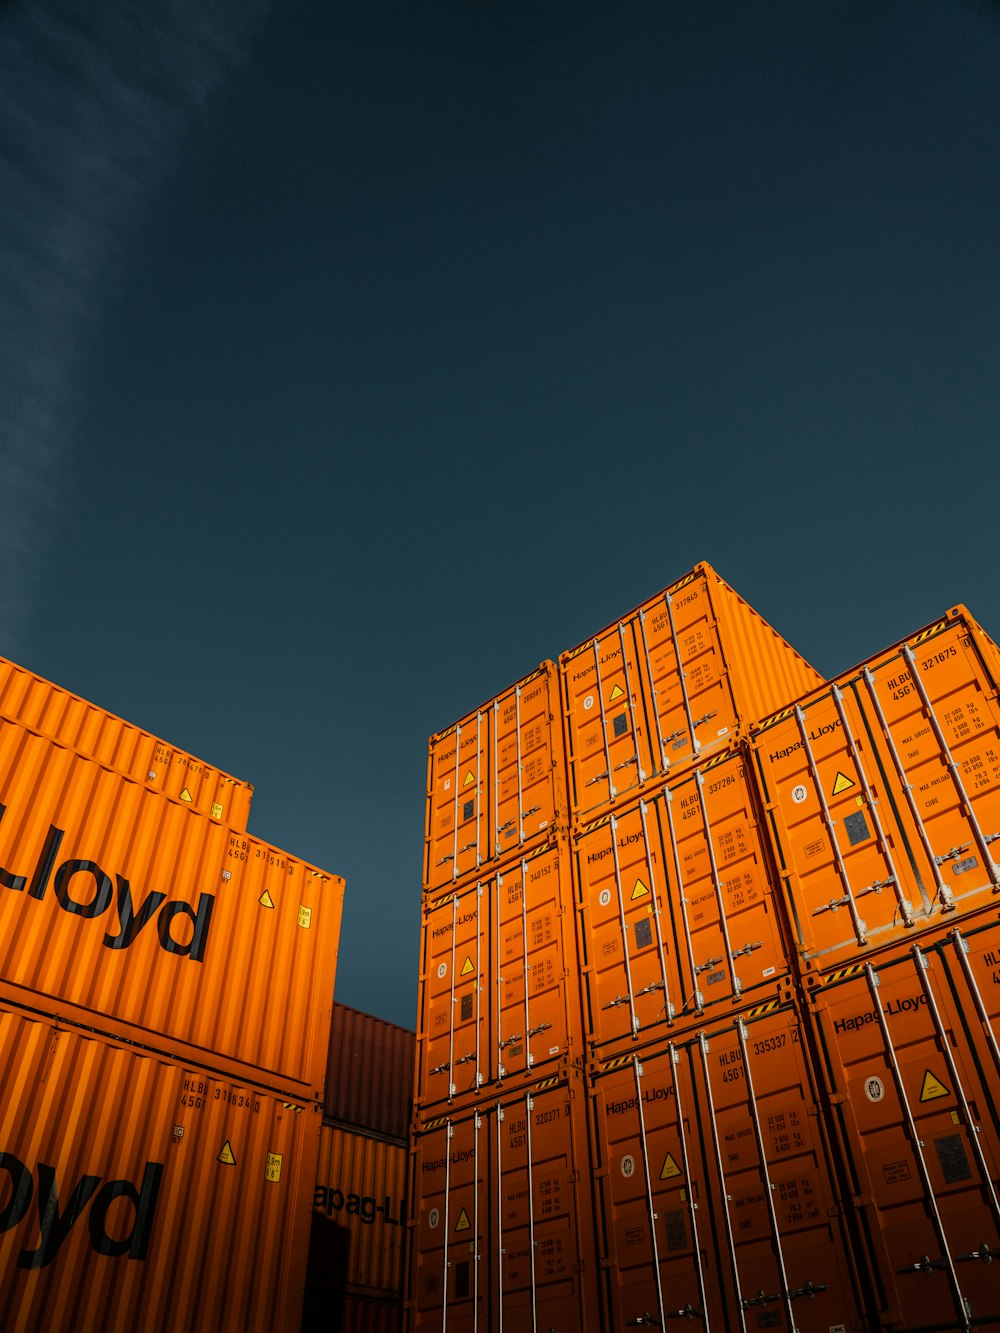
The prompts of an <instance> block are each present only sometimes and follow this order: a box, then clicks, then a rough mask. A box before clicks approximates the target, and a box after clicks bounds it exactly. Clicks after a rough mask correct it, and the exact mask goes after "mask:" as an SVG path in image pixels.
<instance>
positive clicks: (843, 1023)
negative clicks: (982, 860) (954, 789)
mask: <svg viewBox="0 0 1000 1333" xmlns="http://www.w3.org/2000/svg"><path fill="white" fill-rule="evenodd" d="M952 920H953V921H954V918H952ZM809 1004H810V1008H811V1010H812V1014H813V1019H814V1023H815V1028H816V1041H817V1045H818V1050H819V1057H820V1058H819V1069H820V1071H821V1076H822V1078H823V1079H824V1081H825V1083H826V1091H827V1096H828V1098H829V1102H830V1106H831V1120H832V1123H833V1125H834V1127H835V1132H836V1134H837V1137H838V1140H839V1145H840V1149H841V1154H842V1159H843V1170H844V1177H845V1182H846V1189H845V1196H844V1201H845V1203H849V1204H850V1205H851V1208H852V1211H853V1215H854V1221H855V1224H856V1227H857V1230H858V1234H859V1236H860V1244H859V1247H858V1252H859V1256H860V1262H861V1263H862V1264H863V1266H864V1267H865V1269H866V1270H867V1276H868V1280H869V1283H870V1286H871V1289H872V1292H873V1293H874V1299H875V1302H876V1316H877V1320H878V1323H877V1326H878V1327H897V1328H905V1329H919V1328H935V1329H955V1330H958V1329H968V1328H970V1327H973V1326H974V1327H976V1328H991V1329H992V1328H997V1327H1000V1283H998V1281H997V1278H996V1268H995V1265H994V1263H993V1261H994V1260H996V1259H998V1258H1000V1198H998V1179H1000V1115H998V1107H1000V921H998V920H997V917H996V912H995V909H991V910H990V911H989V912H986V913H982V914H980V915H979V916H978V917H972V918H966V919H962V920H960V921H957V922H955V924H954V926H953V928H951V929H948V928H944V929H943V930H939V931H936V932H933V933H929V934H928V935H925V936H921V937H918V938H913V937H911V942H910V943H909V944H907V945H904V944H902V943H900V944H899V945H897V946H896V947H895V948H894V949H892V950H887V951H884V952H883V953H882V954H881V955H880V956H879V957H877V958H875V959H872V960H871V961H870V962H866V963H856V964H854V965H852V966H850V967H848V968H844V969H841V970H840V971H839V972H835V973H833V974H831V975H830V977H828V978H827V979H826V980H825V983H824V984H823V985H821V986H820V987H818V988H817V989H816V990H815V991H813V992H812V993H811V994H810V998H809Z"/></svg>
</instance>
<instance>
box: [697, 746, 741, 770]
mask: <svg viewBox="0 0 1000 1333" xmlns="http://www.w3.org/2000/svg"><path fill="white" fill-rule="evenodd" d="M732 757H733V751H732V750H723V751H722V752H721V753H720V754H716V755H713V756H712V758H711V759H706V760H705V762H704V763H703V764H701V765H699V768H700V771H701V772H702V773H707V772H708V770H709V769H710V768H718V767H719V765H720V764H724V763H725V762H726V760H727V759H732Z"/></svg>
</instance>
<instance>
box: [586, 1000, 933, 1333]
mask: <svg viewBox="0 0 1000 1333" xmlns="http://www.w3.org/2000/svg"><path fill="white" fill-rule="evenodd" d="M590 1086H591V1088H592V1094H591V1095H592V1101H593V1108H592V1113H593V1124H594V1135H595V1150H594V1162H593V1177H594V1189H595V1197H596V1206H597V1212H598V1216H599V1219H600V1230H599V1236H600V1239H599V1260H600V1266H601V1270H602V1276H603V1293H602V1295H603V1301H604V1307H605V1323H604V1327H606V1328H609V1329H623V1328H626V1327H630V1326H646V1325H649V1326H652V1327H654V1328H668V1327H670V1325H671V1324H672V1323H674V1322H677V1323H680V1322H681V1321H684V1320H687V1321H690V1322H691V1323H692V1324H694V1325H695V1326H696V1327H701V1328H713V1329H714V1328H720V1329H721V1328H726V1329H739V1328H743V1329H748V1330H749V1329H751V1328H775V1329H784V1330H785V1331H786V1333H792V1330H799V1333H829V1330H831V1329H836V1328H840V1329H848V1328H859V1327H862V1326H863V1322H862V1321H863V1318H864V1314H865V1310H864V1306H863V1303H862V1298H861V1295H860V1289H859V1284H858V1281H857V1280H856V1274H855V1269H854V1266H853V1264H852V1261H851V1255H850V1249H849V1243H848V1237H847V1234H846V1232H845V1230H844V1226H843V1222H842V1220H841V1218H840V1216H839V1214H840V1208H839V1204H838V1188H837V1184H836V1181H835V1179H834V1176H833V1170H832V1166H831V1162H830V1158H829V1155H828V1152H827V1145H826V1142H825V1140H824V1137H823V1132H822V1127H821V1123H820V1121H819V1119H818V1116H817V1098H816V1093H815V1089H814V1086H813V1082H812V1079H811V1075H810V1070H809V1067H808V1063H807V1059H806V1050H805V1043H804V1041H803V1033H802V1024H801V1022H800V1019H799V1016H798V1014H797V1012H796V1010H795V1009H794V1008H793V1007H792V1006H790V1005H785V1006H782V1007H779V1006H778V1005H777V1004H770V1005H765V1006H763V1007H762V1008H761V1009H760V1010H756V1009H754V1010H748V1011H747V1012H746V1014H745V1015H744V1016H743V1017H741V1018H740V1019H738V1020H735V1021H733V1022H731V1023H728V1024H725V1025H716V1026H713V1027H711V1028H708V1029H706V1030H703V1031H702V1032H699V1033H698V1034H697V1035H696V1036H691V1037H689V1038H687V1039H686V1040H684V1041H682V1042H680V1043H677V1044H675V1043H666V1042H660V1043H657V1044H656V1045H655V1046H652V1047H646V1048H644V1049H643V1050H642V1051H641V1052H637V1053H635V1054H633V1055H629V1056H625V1055H623V1056H618V1057H614V1058H612V1059H610V1060H608V1061H605V1062H603V1063H602V1064H601V1065H599V1066H597V1067H596V1069H595V1071H594V1077H593V1080H592V1083H591V1085H590ZM865 1326H867V1325H865ZM907 1327H908V1328H914V1327H916V1325H914V1324H910V1325H907Z"/></svg>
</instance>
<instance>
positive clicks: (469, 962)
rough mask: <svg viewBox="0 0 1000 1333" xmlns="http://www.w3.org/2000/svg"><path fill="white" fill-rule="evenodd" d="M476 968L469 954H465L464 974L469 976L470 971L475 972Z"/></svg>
mask: <svg viewBox="0 0 1000 1333" xmlns="http://www.w3.org/2000/svg"><path fill="white" fill-rule="evenodd" d="M475 970H476V968H475V965H474V964H473V961H472V958H471V957H470V956H469V954H466V955H465V962H464V963H463V964H462V976H463V977H467V976H468V975H469V973H470V972H475Z"/></svg>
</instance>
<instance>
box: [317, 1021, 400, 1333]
mask: <svg viewBox="0 0 1000 1333" xmlns="http://www.w3.org/2000/svg"><path fill="white" fill-rule="evenodd" d="M413 1044H414V1034H413V1033H412V1032H409V1031H407V1030H406V1029H405V1028H399V1027H395V1026H394V1025H393V1024H391V1023H385V1022H383V1021H382V1020H381V1019H378V1018H373V1017H372V1016H371V1015H369V1014H362V1013H359V1012H358V1011H357V1010H355V1009H350V1008H348V1006H347V1005H343V1004H335V1005H334V1011H333V1023H332V1025H331V1030H330V1050H329V1061H328V1066H327V1080H326V1100H325V1104H324V1115H323V1129H322V1136H321V1140H320V1154H319V1167H318V1170H317V1175H316V1188H315V1193H314V1196H313V1218H312V1236H311V1240H310V1250H309V1271H308V1276H307V1286H306V1299H305V1313H304V1316H303V1321H302V1333H355V1330H356V1331H357V1333H362V1331H367V1330H373V1331H374V1333H399V1331H400V1329H401V1327H402V1319H403V1240H404V1234H405V1229H406V1223H407V1205H406V1191H407V1136H408V1133H409V1126H410V1110H411V1097H412V1082H413Z"/></svg>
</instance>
